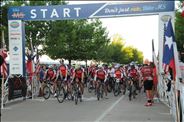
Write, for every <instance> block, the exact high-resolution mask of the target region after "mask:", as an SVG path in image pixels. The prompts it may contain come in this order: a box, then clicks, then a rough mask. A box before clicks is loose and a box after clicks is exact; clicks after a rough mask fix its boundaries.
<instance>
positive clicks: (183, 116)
mask: <svg viewBox="0 0 184 122" xmlns="http://www.w3.org/2000/svg"><path fill="white" fill-rule="evenodd" d="M168 77H169V76H167V75H161V74H160V75H159V82H158V86H157V87H158V88H157V89H158V93H159V99H160V101H161V102H162V103H164V104H165V105H166V106H168V107H169V108H170V114H171V115H172V118H173V122H184V84H183V83H180V82H179V81H172V80H171V84H170V90H168V82H170V81H169V80H170V79H169V78H168ZM178 91H180V100H178V95H179V94H178ZM179 103H180V106H178V104H179ZM180 107H181V108H180Z"/></svg>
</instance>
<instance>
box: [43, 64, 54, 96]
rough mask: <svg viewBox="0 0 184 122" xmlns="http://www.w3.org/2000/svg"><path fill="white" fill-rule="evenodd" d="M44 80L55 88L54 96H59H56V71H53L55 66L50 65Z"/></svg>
mask: <svg viewBox="0 0 184 122" xmlns="http://www.w3.org/2000/svg"><path fill="white" fill-rule="evenodd" d="M43 79H44V80H47V81H50V82H51V83H52V84H53V85H54V87H53V92H54V93H55V94H54V96H57V94H56V87H55V86H56V85H57V84H56V82H55V79H56V71H55V70H54V69H53V66H52V65H49V66H48V69H47V70H46V71H45V74H44V78H43Z"/></svg>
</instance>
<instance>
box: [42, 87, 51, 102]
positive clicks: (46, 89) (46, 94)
mask: <svg viewBox="0 0 184 122" xmlns="http://www.w3.org/2000/svg"><path fill="white" fill-rule="evenodd" d="M43 97H44V98H45V99H49V97H50V88H49V86H47V85H46V86H44V87H43Z"/></svg>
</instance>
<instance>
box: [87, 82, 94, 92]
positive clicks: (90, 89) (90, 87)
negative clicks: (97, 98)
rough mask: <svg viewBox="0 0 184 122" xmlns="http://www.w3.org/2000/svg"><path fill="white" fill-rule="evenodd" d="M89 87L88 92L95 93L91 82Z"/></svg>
mask: <svg viewBox="0 0 184 122" xmlns="http://www.w3.org/2000/svg"><path fill="white" fill-rule="evenodd" d="M87 87H88V92H89V93H91V92H92V91H93V87H92V83H91V81H89V82H88V85H87Z"/></svg>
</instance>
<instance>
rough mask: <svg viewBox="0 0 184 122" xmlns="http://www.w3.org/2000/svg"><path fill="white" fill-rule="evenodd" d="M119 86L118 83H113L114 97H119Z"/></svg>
mask: <svg viewBox="0 0 184 122" xmlns="http://www.w3.org/2000/svg"><path fill="white" fill-rule="evenodd" d="M118 89H119V84H118V83H115V84H114V96H118V95H119V91H118Z"/></svg>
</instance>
